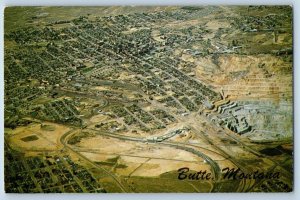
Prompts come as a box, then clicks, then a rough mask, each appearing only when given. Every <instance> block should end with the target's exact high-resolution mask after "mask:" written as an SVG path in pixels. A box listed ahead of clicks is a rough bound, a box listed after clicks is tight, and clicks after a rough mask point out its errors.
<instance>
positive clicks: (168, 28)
mask: <svg viewBox="0 0 300 200" xmlns="http://www.w3.org/2000/svg"><path fill="white" fill-rule="evenodd" d="M292 19H293V16H292V7H290V6H163V7H153V6H152V7H151V6H110V7H8V8H6V9H5V16H4V22H5V27H4V28H5V29H4V31H5V32H4V42H5V44H4V47H5V48H4V104H5V105H4V112H5V113H4V142H5V145H4V147H5V149H4V151H5V160H4V164H5V190H6V192H8V193H153V192H164V193H165V192H183V193H199V192H200V193H203V192H208V193H210V192H290V191H292V190H293V87H292V85H293V82H292V81H293V79H292V77H293V49H292V41H293V38H292V30H293V27H292V24H293V21H292ZM182 168H188V169H189V173H192V172H194V173H197V172H198V175H200V171H201V173H203V175H204V174H206V175H207V174H209V175H207V176H206V177H207V178H206V179H205V178H202V179H199V178H197V177H195V176H194V177H191V176H190V177H189V178H187V179H184V180H181V179H180V176H179V174H178V172H180V169H182ZM225 168H229V169H239V170H240V171H241V173H245V174H249V173H250V174H251V173H255V174H257V173H258V171H259V172H261V173H264V175H261V176H258V178H257V177H256V175H251V177H250V175H249V177H248V176H247V177H246V175H244V174H239V178H234V177H232V178H226V179H225V178H224V174H225V170H224V169H225ZM239 173H240V172H239ZM273 173H275V174H276V173H277V174H276V177H275V176H272V177H271V175H270V174H273ZM277 175H278V176H277ZM208 176H209V177H208ZM226 176H227V175H226ZM254 177H255V178H254ZM259 177H260V178H259Z"/></svg>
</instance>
